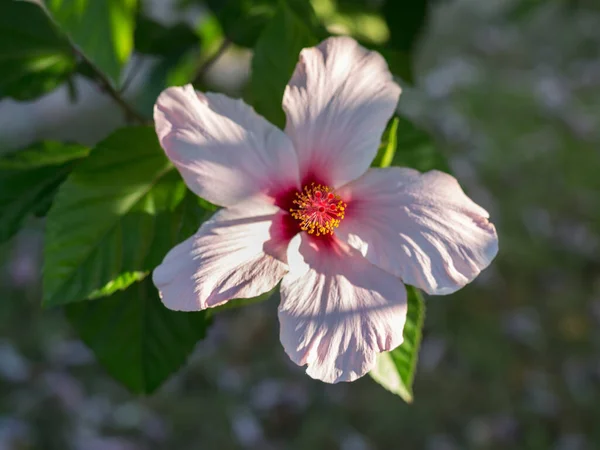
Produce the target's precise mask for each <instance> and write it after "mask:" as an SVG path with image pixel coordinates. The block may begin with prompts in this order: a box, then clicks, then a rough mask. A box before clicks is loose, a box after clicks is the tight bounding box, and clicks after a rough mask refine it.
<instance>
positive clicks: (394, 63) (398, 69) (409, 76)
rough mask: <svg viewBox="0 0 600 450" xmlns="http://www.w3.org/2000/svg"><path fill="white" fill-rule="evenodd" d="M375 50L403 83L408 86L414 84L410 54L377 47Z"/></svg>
mask: <svg viewBox="0 0 600 450" xmlns="http://www.w3.org/2000/svg"><path fill="white" fill-rule="evenodd" d="M373 50H375V51H378V52H379V53H381V55H382V56H383V57H384V58H385V60H386V61H387V63H388V66H389V68H390V72H392V74H393V75H396V76H397V77H400V78H401V79H402V81H404V82H406V83H408V84H411V85H412V84H413V83H414V81H415V79H414V74H413V68H412V60H411V57H410V54H409V53H406V52H403V51H398V50H394V49H389V48H381V47H375V48H373Z"/></svg>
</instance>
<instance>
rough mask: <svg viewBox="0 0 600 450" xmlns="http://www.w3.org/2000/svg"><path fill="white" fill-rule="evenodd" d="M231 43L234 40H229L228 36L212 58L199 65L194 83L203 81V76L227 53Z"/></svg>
mask: <svg viewBox="0 0 600 450" xmlns="http://www.w3.org/2000/svg"><path fill="white" fill-rule="evenodd" d="M231 44H232V42H231V41H230V40H229V38H227V37H226V38H224V39H223V41H222V42H221V45H220V46H219V48H218V49H217V51H216V52H215V53H214V54H213V55H212V56H211V57H210V58H208V59H207V60H206V61H204V62H203V63H202V64H201V65H200V67H198V69H197V70H196V75H195V76H194V78H193V79H192V84H196V83H199V82H200V81H202V78H203V77H204V75H205V74H206V72H207V71H208V69H210V68H211V67H212V66H213V65H214V64H215V63H216V62H217V60H218V59H219V58H220V57H221V56H222V55H223V53H225V51H226V50H227V49H228V48H229V46H230V45H231Z"/></svg>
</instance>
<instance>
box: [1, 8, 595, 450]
mask: <svg viewBox="0 0 600 450" xmlns="http://www.w3.org/2000/svg"><path fill="white" fill-rule="evenodd" d="M153 3H154V4H155V5H154V8H153V9H152V10H153V11H154V14H155V15H156V16H157V18H159V19H161V20H168V18H169V17H170V15H172V14H174V13H173V11H171V8H169V7H167V6H165V4H163V2H160V1H155V2H153ZM165 3H166V2H165ZM188 3H189V2H188ZM314 4H315V9H316V10H317V12H318V13H319V14H320V16H321V18H322V19H323V20H324V21H325V22H326V23H327V24H328V26H329V27H330V28H331V29H333V30H340V27H341V30H342V31H343V30H344V26H345V25H344V23H343V21H341V19H340V17H338V16H336V14H337V13H336V11H337V10H336V4H335V2H333V1H319V0H315V2H314ZM597 5H598V3H597V2H593V1H589V2H584V1H580V2H572V3H570V2H561V1H558V0H557V1H550V0H548V1H541V2H535V1H531V2H530V1H522V2H516V1H498V0H494V1H492V0H490V1H487V0H486V1H482V0H454V1H445V2H437V3H436V5H435V7H434V8H433V10H432V12H431V18H430V21H429V23H428V25H427V27H426V29H425V30H424V32H423V35H422V39H421V40H420V41H419V43H418V45H417V47H416V49H415V51H414V52H415V64H416V70H415V85H414V86H412V87H410V86H405V87H404V93H403V96H402V97H401V100H400V105H399V109H400V111H401V112H402V113H403V114H405V115H406V116H408V117H410V118H411V119H412V120H413V121H414V122H415V123H417V124H419V125H420V126H421V127H422V128H423V129H426V130H428V131H429V132H430V133H431V134H432V135H433V136H434V137H435V140H436V143H437V145H438V148H439V150H440V151H441V152H442V153H443V154H444V155H445V157H446V158H448V161H449V163H450V166H451V167H452V169H453V172H454V174H455V176H456V177H457V178H458V180H459V182H460V183H461V184H462V185H463V187H464V188H465V190H466V191H467V192H468V193H469V195H470V196H471V197H472V198H473V199H474V200H475V201H476V202H478V203H479V204H481V205H482V206H483V207H484V208H486V209H487V210H488V211H489V212H490V214H491V216H492V220H493V221H494V223H495V224H496V227H497V229H498V233H499V239H500V253H499V255H498V257H497V259H496V260H495V262H494V263H493V264H492V266H491V267H490V268H488V269H487V270H486V271H485V272H484V273H483V274H482V275H481V276H480V277H479V278H478V279H477V280H476V281H475V282H474V283H473V284H471V285H469V286H467V287H466V288H464V289H463V290H461V291H459V292H458V293H456V294H453V295H451V296H448V297H429V298H427V299H426V301H427V317H426V323H425V331H424V339H423V344H422V348H421V354H420V360H419V366H418V372H417V377H416V382H415V386H414V391H415V401H414V403H413V404H411V405H407V404H405V403H404V402H403V401H402V400H401V399H400V398H398V397H396V396H394V395H392V394H390V393H388V392H387V391H385V390H384V389H383V388H381V387H380V386H378V385H377V384H376V383H374V382H373V381H372V380H371V379H370V378H369V377H365V378H363V379H361V380H359V381H357V382H355V383H352V384H339V385H326V384H323V383H320V382H317V381H314V380H312V379H310V378H309V377H308V376H306V375H305V374H304V371H303V369H301V368H299V367H296V366H295V365H294V364H293V363H291V362H290V361H289V360H288V358H287V356H286V355H285V353H284V351H283V349H282V347H281V345H280V344H279V340H278V323H277V317H276V305H277V300H278V299H277V298H271V299H270V300H268V301H266V302H263V303H258V304H255V305H252V306H248V307H245V308H239V309H233V310H230V311H226V312H224V313H222V314H220V315H219V316H218V317H217V318H216V320H215V323H214V325H213V327H212V328H211V330H210V332H209V336H208V338H207V339H206V340H204V341H202V342H200V343H199V344H198V346H197V349H196V351H195V353H194V355H193V356H192V357H191V358H190V361H189V363H188V365H187V366H186V367H185V368H184V369H183V370H182V371H180V372H179V373H178V374H177V375H175V376H174V377H172V378H171V379H170V381H169V382H168V383H166V384H165V385H164V386H163V387H162V388H161V389H160V390H159V391H158V392H157V393H156V394H154V395H152V396H149V397H145V398H144V397H137V396H134V395H132V394H130V393H128V392H127V391H126V390H125V389H124V388H123V387H121V386H120V385H119V384H117V383H116V382H115V381H113V380H112V379H111V378H110V377H109V376H108V375H107V374H106V373H105V372H104V370H103V369H102V367H101V366H99V365H98V363H97V362H96V361H95V360H94V357H93V355H92V354H91V353H90V352H89V350H87V348H86V347H85V346H84V345H83V344H82V343H81V342H80V341H79V340H78V339H77V338H76V336H75V334H74V333H73V332H72V331H71V329H70V327H69V326H68V324H67V322H66V320H65V319H64V317H63V315H62V312H61V311H60V310H52V309H50V310H42V309H41V307H40V296H41V293H40V277H41V273H40V267H41V244H42V230H43V221H41V220H32V221H31V222H30V223H28V226H27V228H26V229H25V230H23V231H22V232H21V233H20V234H19V235H18V236H17V237H16V238H15V239H13V240H12V241H11V242H9V243H7V244H5V245H3V246H2V247H1V248H0V264H1V267H2V270H1V272H0V292H1V294H0V449H44V450H46V449H48V450H54V449H59V450H62V449H68V448H74V449H84V450H130V449H132V450H133V449H188V448H190V449H192V448H193V449H210V450H212V449H224V450H225V449H240V448H242V449H243V448H252V449H253V448H257V449H267V450H268V449H311V450H320V449H323V450H325V449H327V450H328V449H340V450H371V449H373V450H374V449H426V450H454V449H509V448H510V449H532V450H538V449H539V450H545V449H552V450H580V449H581V450H583V449H597V448H600V426H599V424H600V31H599V30H600V7H599V6H597ZM194 8H195V9H194ZM194 8H192V9H193V11H194V14H192V13H190V12H189V11H188V10H186V12H185V14H188V16H187V17H201V16H202V9H201V8H197V7H194ZM190 20H191V19H190ZM356 20H357V22H356V23H357V24H358V25H356V24H355V28H356V29H358V30H359V31H360V33H366V34H368V35H369V36H371V38H373V39H375V40H377V39H379V40H381V39H386V38H387V36H388V34H389V32H390V31H392V30H387V31H386V29H385V21H382V20H381V17H379V18H377V17H376V15H375V16H373V17H371V16H365V17H362V18H360V17H359V18H358V19H356ZM346 25H347V24H346ZM336 27H337V28H336ZM386 33H387V34H386ZM392 34H393V33H392ZM249 61H250V54H249V52H248V51H243V50H241V49H236V48H233V49H231V50H230V51H228V52H227V53H226V54H225V55H223V57H222V58H221V59H220V60H219V61H218V63H217V64H215V66H214V67H213V68H212V69H211V72H210V73H209V74H208V77H207V80H208V81H207V83H208V84H209V85H210V86H209V87H211V88H212V89H219V90H222V91H225V92H229V93H232V95H235V94H236V93H239V92H242V90H243V85H244V82H245V80H246V78H247V73H248V70H249V68H248V66H249ZM142 66H143V67H144V68H143V69H142V71H141V73H140V74H139V75H138V77H137V78H136V79H135V82H134V83H133V84H132V87H131V93H130V96H131V97H132V98H138V97H139V98H141V100H139V101H140V102H143V101H144V95H150V94H148V92H150V91H151V89H150V87H149V83H150V82H151V79H150V77H149V76H148V74H149V73H150V71H149V69H148V70H146V66H147V67H150V66H151V63H148V62H147V61H142ZM77 83H78V86H79V87H80V89H81V94H80V97H79V99H78V101H77V103H76V104H70V103H69V100H68V95H67V92H66V89H60V90H59V91H56V92H54V93H52V94H50V95H48V96H46V97H44V98H42V99H40V100H38V101H36V102H31V103H15V102H12V101H9V100H4V101H2V102H0V136H2V141H1V142H2V145H3V146H4V147H6V150H9V149H11V148H14V147H17V146H19V145H23V144H26V143H28V142H32V141H35V140H38V139H41V138H57V137H60V138H70V139H76V140H80V141H82V142H86V143H94V142H95V141H97V140H98V139H100V138H102V137H104V136H105V135H106V134H107V133H108V132H109V131H110V130H111V129H113V128H115V127H116V126H119V125H120V122H119V120H120V119H119V115H118V114H115V109H114V106H113V105H112V104H111V103H110V100H108V99H105V98H104V97H102V96H101V94H99V93H97V92H96V91H95V90H94V89H93V87H91V86H90V85H89V82H88V81H86V80H84V79H81V80H78V82H77Z"/></svg>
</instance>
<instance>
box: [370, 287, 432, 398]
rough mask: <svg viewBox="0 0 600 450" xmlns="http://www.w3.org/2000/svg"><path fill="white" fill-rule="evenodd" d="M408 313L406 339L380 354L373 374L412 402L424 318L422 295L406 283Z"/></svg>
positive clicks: (404, 333) (372, 371) (405, 326)
mask: <svg viewBox="0 0 600 450" xmlns="http://www.w3.org/2000/svg"><path fill="white" fill-rule="evenodd" d="M406 291H407V295H408V313H407V315H406V324H405V325H404V331H403V336H404V342H403V343H402V345H400V346H399V347H397V348H395V349H394V350H392V351H390V352H385V353H380V354H379V355H377V363H376V365H375V368H373V370H371V372H369V373H370V375H371V377H373V379H374V380H375V381H376V382H377V383H379V384H380V385H382V386H383V387H384V388H386V389H387V390H388V391H390V392H392V393H394V394H396V395H399V396H400V397H401V398H402V399H403V400H404V401H405V402H407V403H412V401H413V389H412V385H413V380H414V378H415V372H416V369H417V360H418V357H419V347H420V345H421V333H422V331H421V330H422V329H423V322H424V320H425V303H424V302H423V296H422V295H421V293H420V292H419V291H417V290H416V289H415V288H414V287H412V286H406Z"/></svg>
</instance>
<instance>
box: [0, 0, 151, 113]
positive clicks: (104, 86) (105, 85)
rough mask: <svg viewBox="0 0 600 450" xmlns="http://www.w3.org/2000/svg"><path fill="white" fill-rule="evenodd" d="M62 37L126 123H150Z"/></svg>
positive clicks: (41, 4)
mask: <svg viewBox="0 0 600 450" xmlns="http://www.w3.org/2000/svg"><path fill="white" fill-rule="evenodd" d="M0 1H1V0H0ZM35 3H38V4H39V6H40V8H41V9H42V11H43V12H44V13H45V14H46V16H47V17H48V19H49V20H50V21H52V23H53V24H54V25H56V27H57V29H59V30H60V29H61V28H60V25H59V24H58V23H57V22H56V20H55V19H54V17H53V16H52V14H51V13H50V11H49V10H48V8H47V7H46V4H45V3H44V2H43V1H42V2H35ZM64 37H65V39H66V41H67V42H68V44H69V47H71V50H72V51H73V53H74V54H75V56H76V57H78V58H79V59H81V61H83V62H84V63H85V64H87V65H88V66H89V68H90V70H91V71H92V73H93V74H94V78H95V81H96V84H97V85H98V87H99V88H100V90H102V91H104V92H106V93H107V94H108V95H109V96H110V97H111V98H112V99H113V100H114V101H115V103H117V105H119V106H120V107H121V109H122V110H123V112H124V113H125V120H127V121H128V122H130V121H135V122H138V123H140V124H143V125H146V124H149V123H151V121H149V120H147V119H146V118H144V116H142V115H141V114H140V113H138V112H137V111H136V110H135V109H134V108H133V106H131V105H130V104H129V103H127V101H125V99H124V98H123V97H122V96H121V94H120V93H119V92H118V91H117V90H116V89H115V88H114V87H113V86H112V84H111V82H110V80H109V79H108V78H107V77H106V75H104V73H102V71H101V70H100V69H98V68H97V67H96V65H95V64H94V63H93V62H92V61H91V60H90V59H89V58H88V57H87V56H85V54H84V53H83V52H82V51H81V50H79V49H78V48H77V46H76V45H75V43H74V42H73V41H72V40H71V38H70V37H69V36H68V35H67V34H66V33H65V36H64Z"/></svg>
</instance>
